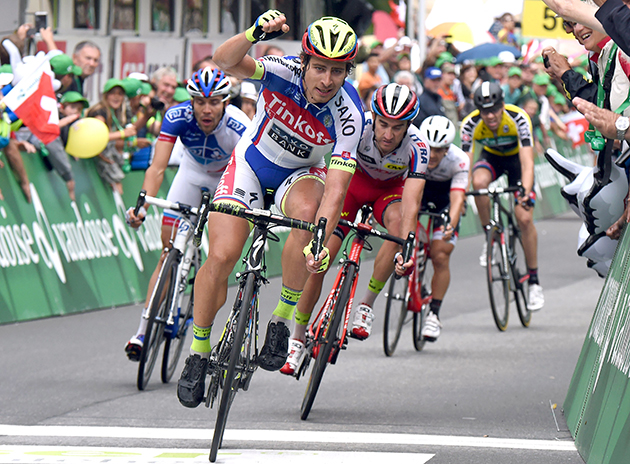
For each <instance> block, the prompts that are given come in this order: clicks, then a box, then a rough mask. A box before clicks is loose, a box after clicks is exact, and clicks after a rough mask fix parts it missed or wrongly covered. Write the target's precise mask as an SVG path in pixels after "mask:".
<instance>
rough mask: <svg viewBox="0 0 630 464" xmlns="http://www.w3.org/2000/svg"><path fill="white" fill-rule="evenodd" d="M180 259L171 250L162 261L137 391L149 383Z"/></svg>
mask: <svg viewBox="0 0 630 464" xmlns="http://www.w3.org/2000/svg"><path fill="white" fill-rule="evenodd" d="M180 257H181V253H180V251H179V250H176V249H174V248H173V249H171V250H170V251H169V252H168V255H167V256H166V259H165V260H164V264H163V266H162V270H161V273H160V277H159V279H158V281H157V282H156V284H155V290H154V295H153V302H152V303H151V309H150V312H149V320H148V322H147V330H146V332H145V334H144V343H143V346H142V352H141V353H140V363H139V365H138V379H137V386H138V390H144V389H145V388H146V386H147V384H148V383H149V379H150V378H151V373H152V372H153V368H154V367H155V362H156V360H157V357H158V352H159V350H160V345H161V344H162V341H163V340H164V328H165V326H166V319H167V318H168V308H169V307H170V304H171V302H172V301H173V298H174V297H175V295H174V294H175V293H176V290H177V286H176V285H177V284H176V279H177V266H178V263H179V260H180Z"/></svg>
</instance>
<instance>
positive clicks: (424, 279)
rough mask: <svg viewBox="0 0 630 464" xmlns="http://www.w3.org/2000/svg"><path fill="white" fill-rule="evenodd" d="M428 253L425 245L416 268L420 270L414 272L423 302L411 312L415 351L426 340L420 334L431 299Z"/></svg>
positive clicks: (431, 269) (431, 275) (431, 264)
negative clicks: (417, 308) (421, 259)
mask: <svg viewBox="0 0 630 464" xmlns="http://www.w3.org/2000/svg"><path fill="white" fill-rule="evenodd" d="M428 254H429V250H428V247H427V248H425V252H424V258H423V259H424V264H423V265H422V266H418V269H422V271H421V272H417V273H416V274H417V279H418V281H419V282H420V285H419V288H420V297H421V298H422V301H423V302H424V303H423V304H422V307H421V308H420V310H419V311H417V312H414V313H413V347H414V348H415V349H416V351H422V348H424V344H425V342H426V339H425V338H424V337H423V336H422V328H423V327H424V321H426V319H427V315H428V314H429V309H430V308H429V303H430V301H431V300H430V298H429V297H430V296H431V281H432V280H433V261H431V260H430V259H429V258H428ZM415 299H416V298H415V297H414V300H415Z"/></svg>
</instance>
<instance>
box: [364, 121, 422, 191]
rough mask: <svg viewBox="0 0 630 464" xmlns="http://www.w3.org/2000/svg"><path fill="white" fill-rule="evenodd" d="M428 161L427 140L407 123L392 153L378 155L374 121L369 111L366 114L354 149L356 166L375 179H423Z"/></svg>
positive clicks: (379, 153)
mask: <svg viewBox="0 0 630 464" xmlns="http://www.w3.org/2000/svg"><path fill="white" fill-rule="evenodd" d="M428 162H429V143H428V142H427V140H426V139H425V138H424V137H423V136H422V135H420V130H419V129H418V128H417V127H416V126H414V125H413V124H410V125H409V128H408V129H407V134H406V135H405V137H404V138H403V140H402V142H401V143H400V145H399V146H398V148H396V149H395V150H394V151H392V152H391V153H388V154H387V155H381V152H380V151H379V149H378V148H377V147H376V145H375V143H374V120H373V115H372V113H371V112H370V111H368V112H366V113H365V127H364V128H363V135H362V136H361V142H359V149H358V151H357V164H358V169H360V170H361V171H362V172H364V173H365V174H367V175H368V176H370V177H371V178H372V179H376V180H390V179H394V178H396V177H400V176H403V177H419V178H424V177H425V174H426V172H427V163H428Z"/></svg>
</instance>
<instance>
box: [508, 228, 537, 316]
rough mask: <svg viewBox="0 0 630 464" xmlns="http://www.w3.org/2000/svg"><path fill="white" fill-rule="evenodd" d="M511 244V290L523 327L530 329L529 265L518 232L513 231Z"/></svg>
mask: <svg viewBox="0 0 630 464" xmlns="http://www.w3.org/2000/svg"><path fill="white" fill-rule="evenodd" d="M509 243H510V249H511V251H512V256H511V260H510V266H511V271H512V280H511V285H512V288H511V290H512V293H513V294H514V299H515V300H516V310H517V312H518V318H519V320H520V321H521V324H522V325H523V327H529V324H530V322H531V319H532V313H531V311H530V310H529V309H528V308H527V299H528V295H527V280H528V278H529V273H528V271H527V263H526V261H525V249H524V248H523V242H522V240H521V237H520V233H519V232H518V231H513V232H512V233H511V234H510V240H509Z"/></svg>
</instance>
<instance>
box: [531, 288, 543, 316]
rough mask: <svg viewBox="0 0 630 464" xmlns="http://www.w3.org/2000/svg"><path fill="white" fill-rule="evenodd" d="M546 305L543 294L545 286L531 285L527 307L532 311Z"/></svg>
mask: <svg viewBox="0 0 630 464" xmlns="http://www.w3.org/2000/svg"><path fill="white" fill-rule="evenodd" d="M543 306H545V296H544V295H543V288H542V287H541V286H540V285H538V284H530V285H529V301H528V302H527V309H529V310H530V311H538V310H540V309H542V307H543Z"/></svg>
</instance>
